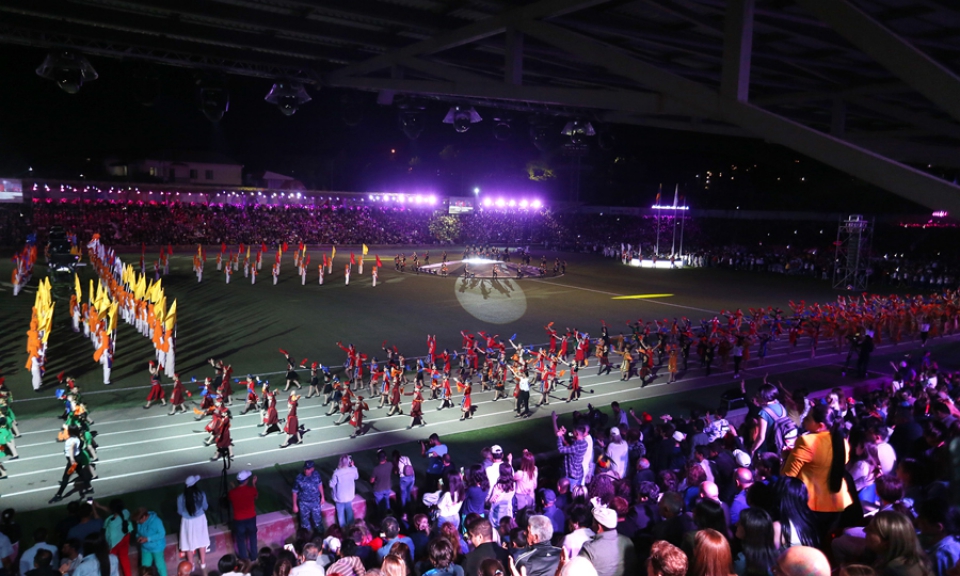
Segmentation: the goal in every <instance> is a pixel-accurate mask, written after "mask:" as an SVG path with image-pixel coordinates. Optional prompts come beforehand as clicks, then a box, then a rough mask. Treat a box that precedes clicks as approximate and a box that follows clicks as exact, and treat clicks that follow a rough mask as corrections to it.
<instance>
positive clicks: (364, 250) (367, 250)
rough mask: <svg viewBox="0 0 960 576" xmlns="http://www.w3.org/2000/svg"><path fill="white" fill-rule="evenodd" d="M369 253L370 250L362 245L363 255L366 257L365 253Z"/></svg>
mask: <svg viewBox="0 0 960 576" xmlns="http://www.w3.org/2000/svg"><path fill="white" fill-rule="evenodd" d="M369 251H370V249H369V248H367V245H366V244H364V245H363V255H364V256H366V255H367V252H369Z"/></svg>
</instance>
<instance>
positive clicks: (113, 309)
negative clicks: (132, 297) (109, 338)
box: [107, 302, 120, 332]
mask: <svg viewBox="0 0 960 576" xmlns="http://www.w3.org/2000/svg"><path fill="white" fill-rule="evenodd" d="M119 307H120V303H119V302H114V303H113V304H112V305H111V306H110V311H109V314H110V322H109V323H108V326H107V332H114V331H116V329H117V316H119V314H117V309H118V308H119Z"/></svg>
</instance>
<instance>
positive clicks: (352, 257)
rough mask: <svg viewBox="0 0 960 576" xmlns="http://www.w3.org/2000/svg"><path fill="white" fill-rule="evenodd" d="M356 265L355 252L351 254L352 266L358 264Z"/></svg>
mask: <svg viewBox="0 0 960 576" xmlns="http://www.w3.org/2000/svg"><path fill="white" fill-rule="evenodd" d="M356 263H357V258H356V256H354V255H353V252H351V253H350V265H351V266H353V265H354V264H356Z"/></svg>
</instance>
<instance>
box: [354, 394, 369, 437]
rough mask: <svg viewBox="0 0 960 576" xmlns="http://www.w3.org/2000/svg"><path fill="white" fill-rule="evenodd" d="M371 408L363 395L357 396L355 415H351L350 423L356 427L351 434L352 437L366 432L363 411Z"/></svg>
mask: <svg viewBox="0 0 960 576" xmlns="http://www.w3.org/2000/svg"><path fill="white" fill-rule="evenodd" d="M369 409H370V407H369V406H367V403H366V402H364V401H363V396H357V404H356V405H355V406H354V407H353V416H351V417H350V425H351V426H353V427H354V428H355V431H354V433H353V434H351V435H350V437H351V438H356V437H357V436H362V435H363V434H364V433H365V432H364V431H363V411H364V410H369Z"/></svg>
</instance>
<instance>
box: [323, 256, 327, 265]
mask: <svg viewBox="0 0 960 576" xmlns="http://www.w3.org/2000/svg"><path fill="white" fill-rule="evenodd" d="M323 267H324V268H326V267H327V255H326V254H324V255H323Z"/></svg>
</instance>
